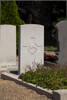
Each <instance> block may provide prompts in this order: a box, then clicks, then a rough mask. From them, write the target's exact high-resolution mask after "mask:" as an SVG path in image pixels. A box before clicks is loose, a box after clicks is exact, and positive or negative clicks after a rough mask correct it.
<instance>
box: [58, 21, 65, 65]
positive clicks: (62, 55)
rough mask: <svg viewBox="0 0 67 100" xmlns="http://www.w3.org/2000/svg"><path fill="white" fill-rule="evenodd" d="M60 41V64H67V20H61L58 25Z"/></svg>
mask: <svg viewBox="0 0 67 100" xmlns="http://www.w3.org/2000/svg"><path fill="white" fill-rule="evenodd" d="M56 28H57V31H58V41H59V57H58V58H59V59H58V63H59V64H60V65H67V21H61V22H59V23H58V24H57V25H56Z"/></svg>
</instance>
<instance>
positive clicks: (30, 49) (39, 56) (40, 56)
mask: <svg viewBox="0 0 67 100" xmlns="http://www.w3.org/2000/svg"><path fill="white" fill-rule="evenodd" d="M36 64H44V26H42V25H36V24H25V25H20V62H19V65H20V73H25V72H26V71H28V70H29V68H31V69H34V68H35V67H36Z"/></svg>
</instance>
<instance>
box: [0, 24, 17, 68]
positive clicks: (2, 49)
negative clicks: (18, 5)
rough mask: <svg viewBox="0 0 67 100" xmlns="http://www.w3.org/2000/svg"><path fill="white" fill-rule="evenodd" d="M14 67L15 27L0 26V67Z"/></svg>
mask: <svg viewBox="0 0 67 100" xmlns="http://www.w3.org/2000/svg"><path fill="white" fill-rule="evenodd" d="M9 65H16V26H13V25H0V66H2V67H3V66H9Z"/></svg>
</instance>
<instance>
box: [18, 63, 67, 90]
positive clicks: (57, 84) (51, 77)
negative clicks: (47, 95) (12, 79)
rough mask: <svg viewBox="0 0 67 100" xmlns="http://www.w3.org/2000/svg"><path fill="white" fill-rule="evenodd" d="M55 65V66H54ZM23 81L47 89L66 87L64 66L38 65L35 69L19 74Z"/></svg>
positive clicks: (66, 70)
mask: <svg viewBox="0 0 67 100" xmlns="http://www.w3.org/2000/svg"><path fill="white" fill-rule="evenodd" d="M54 67H55V66H54ZM19 78H20V79H22V80H23V81H26V82H29V83H33V84H36V85H37V86H41V87H43V88H48V89H52V90H54V89H67V68H66V67H58V66H57V67H55V68H53V67H48V66H47V67H45V66H41V65H38V66H37V69H36V71H32V70H31V71H28V72H26V73H25V74H23V73H22V74H21V75H20V76H19Z"/></svg>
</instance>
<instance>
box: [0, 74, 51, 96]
mask: <svg viewBox="0 0 67 100" xmlns="http://www.w3.org/2000/svg"><path fill="white" fill-rule="evenodd" d="M18 77H19V76H18V75H14V74H11V73H7V72H4V73H2V74H1V78H2V79H4V80H11V81H14V82H16V83H17V84H20V85H23V86H24V87H27V88H29V89H32V90H34V91H36V92H37V93H39V94H41V95H46V96H47V97H49V98H52V90H48V89H43V88H41V87H39V86H36V85H34V84H31V83H27V82H25V81H22V80H21V79H19V78H18Z"/></svg>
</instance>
